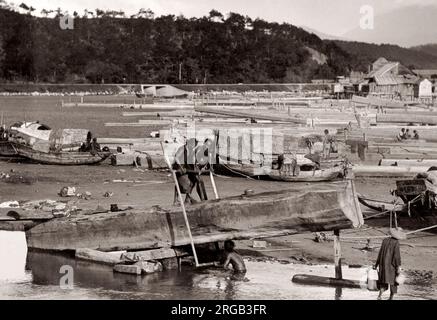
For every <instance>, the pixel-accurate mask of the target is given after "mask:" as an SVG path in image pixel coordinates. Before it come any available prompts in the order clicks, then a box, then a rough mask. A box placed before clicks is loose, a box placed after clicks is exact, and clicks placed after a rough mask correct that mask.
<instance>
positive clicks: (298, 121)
mask: <svg viewBox="0 0 437 320" xmlns="http://www.w3.org/2000/svg"><path fill="white" fill-rule="evenodd" d="M195 110H196V111H197V112H204V113H212V114H219V115H226V116H232V117H237V118H249V119H250V118H254V119H260V120H271V121H279V122H291V123H296V124H305V125H306V124H307V120H306V119H302V118H293V117H289V116H286V115H284V116H275V115H272V114H269V115H265V114H262V115H261V114H256V113H254V112H250V111H245V112H243V111H234V110H230V109H219V108H209V107H195Z"/></svg>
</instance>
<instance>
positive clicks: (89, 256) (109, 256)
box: [75, 248, 122, 265]
mask: <svg viewBox="0 0 437 320" xmlns="http://www.w3.org/2000/svg"><path fill="white" fill-rule="evenodd" d="M121 254H122V252H118V253H109V252H102V251H98V250H93V249H84V248H79V249H76V252H75V258H76V259H80V260H87V261H92V262H96V263H101V264H107V265H116V264H119V263H121V262H122V260H121Z"/></svg>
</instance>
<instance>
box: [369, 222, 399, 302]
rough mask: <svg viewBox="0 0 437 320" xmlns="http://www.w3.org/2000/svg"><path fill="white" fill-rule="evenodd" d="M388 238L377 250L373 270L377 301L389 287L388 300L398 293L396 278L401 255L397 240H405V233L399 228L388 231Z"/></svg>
mask: <svg viewBox="0 0 437 320" xmlns="http://www.w3.org/2000/svg"><path fill="white" fill-rule="evenodd" d="M390 235H391V237H390V238H386V239H384V241H383V242H382V245H381V248H380V250H379V254H378V258H377V260H376V263H375V265H374V267H373V269H375V270H376V269H377V268H378V269H379V270H378V278H379V279H378V289H379V295H378V300H381V297H382V294H383V293H384V292H385V291H387V290H388V288H389V287H390V298H389V300H393V297H394V295H395V294H396V293H397V291H398V285H399V284H398V283H397V282H396V277H397V276H399V275H400V272H401V253H400V250H399V240H404V239H406V235H405V233H403V232H402V229H400V228H396V229H395V228H391V229H390Z"/></svg>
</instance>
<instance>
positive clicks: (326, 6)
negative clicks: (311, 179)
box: [15, 0, 437, 36]
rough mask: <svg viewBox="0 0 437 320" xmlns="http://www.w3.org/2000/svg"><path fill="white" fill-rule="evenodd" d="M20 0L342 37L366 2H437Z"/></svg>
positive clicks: (416, 1)
mask: <svg viewBox="0 0 437 320" xmlns="http://www.w3.org/2000/svg"><path fill="white" fill-rule="evenodd" d="M21 1H23V2H24V3H26V4H27V5H32V6H33V7H35V8H36V9H37V11H40V10H41V9H42V8H45V9H56V8H58V7H60V8H62V9H63V10H68V11H69V12H70V13H71V12H73V11H77V12H80V13H82V12H83V10H84V9H93V10H94V9H96V8H99V9H105V10H107V9H113V10H120V9H121V10H123V11H124V12H126V13H127V14H133V13H136V12H138V9H140V8H145V9H147V8H150V9H151V10H152V11H153V12H155V14H156V15H163V14H175V15H179V14H183V15H184V16H186V17H200V16H204V15H208V12H209V11H210V10H211V9H216V10H218V11H220V12H221V13H223V14H227V13H229V12H231V11H232V12H237V13H240V14H243V15H248V16H250V17H251V18H257V17H259V18H262V19H265V20H268V21H271V22H273V21H274V22H279V23H281V22H288V23H292V24H294V25H297V26H307V27H310V28H312V29H315V30H318V31H321V32H323V33H325V34H330V35H334V36H342V35H343V34H344V33H346V32H347V31H349V30H351V29H354V28H356V27H358V26H359V21H360V18H361V14H360V8H361V7H362V6H363V5H370V6H372V7H373V8H374V13H375V16H377V15H379V14H383V13H386V12H390V11H392V10H394V9H396V8H398V7H400V6H410V5H429V4H435V5H437V0H142V1H141V0H92V1H90V0H68V1H67V0H15V2H16V3H21Z"/></svg>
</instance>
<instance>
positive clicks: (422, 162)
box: [379, 159, 437, 168]
mask: <svg viewBox="0 0 437 320" xmlns="http://www.w3.org/2000/svg"><path fill="white" fill-rule="evenodd" d="M379 165H380V166H394V165H396V166H399V167H426V168H429V167H432V166H437V159H435V160H433V159H411V160H410V159H408V160H407V159H382V160H381V162H380V164H379Z"/></svg>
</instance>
